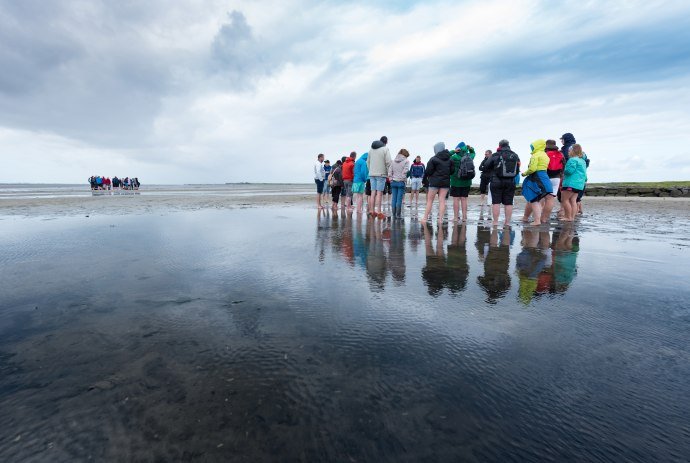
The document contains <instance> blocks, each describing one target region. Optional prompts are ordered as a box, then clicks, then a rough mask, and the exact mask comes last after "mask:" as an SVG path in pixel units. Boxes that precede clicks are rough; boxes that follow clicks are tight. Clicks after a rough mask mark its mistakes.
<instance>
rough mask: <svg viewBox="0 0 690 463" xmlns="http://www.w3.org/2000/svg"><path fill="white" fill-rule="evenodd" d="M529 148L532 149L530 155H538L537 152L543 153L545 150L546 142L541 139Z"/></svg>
mask: <svg viewBox="0 0 690 463" xmlns="http://www.w3.org/2000/svg"><path fill="white" fill-rule="evenodd" d="M530 147H531V148H532V154H534V153H538V152H539V151H542V152H543V151H544V150H546V140H543V139H541V138H540V139H539V140H534V141H533V142H532V144H531V145H530Z"/></svg>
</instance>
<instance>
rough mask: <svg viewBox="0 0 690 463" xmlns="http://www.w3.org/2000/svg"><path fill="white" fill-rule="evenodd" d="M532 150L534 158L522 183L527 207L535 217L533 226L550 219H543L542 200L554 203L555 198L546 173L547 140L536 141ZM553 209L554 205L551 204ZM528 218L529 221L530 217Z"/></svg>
mask: <svg viewBox="0 0 690 463" xmlns="http://www.w3.org/2000/svg"><path fill="white" fill-rule="evenodd" d="M530 148H531V149H532V157H531V158H530V160H529V166H528V167H527V170H526V171H524V172H523V173H522V176H523V177H525V181H524V182H522V196H524V198H525V200H526V201H527V203H528V204H527V207H529V208H530V212H531V214H532V217H534V220H533V222H532V225H541V224H542V221H548V217H546V218H544V217H542V204H541V201H542V199H544V198H547V199H546V200H545V201H549V200H550V201H551V202H552V203H553V196H551V194H550V193H551V191H552V189H551V180H549V176H548V174H547V173H546V169H547V168H548V167H549V157H548V156H547V155H546V151H544V149H545V148H546V140H543V139H539V140H535V141H533V142H532V144H531V145H530ZM547 207H548V205H547ZM551 208H553V204H551ZM551 208H549V210H551ZM526 218H527V219H529V215H527V216H526ZM543 219H544V220H543Z"/></svg>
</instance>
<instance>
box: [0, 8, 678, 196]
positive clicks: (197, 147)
mask: <svg viewBox="0 0 690 463" xmlns="http://www.w3.org/2000/svg"><path fill="white" fill-rule="evenodd" d="M689 50H690V2H687V1H684V0H677V1H655V0H645V1H636V0H626V1H619V0H610V1H606V2H603V1H587V0H579V1H569V0H548V1H547V0H509V1H504V0H484V1H456V2H448V1H434V0H426V1H419V2H416V1H368V2H358V1H348V2H337V1H310V0H279V1H273V0H266V1H264V0H256V1H252V2H247V1H245V2H239V1H229V0H224V1H220V0H203V1H202V0H176V1H175V2H170V1H167V0H165V1H164V0H147V1H132V0H122V1H117V2H113V1H109V0H52V1H50V2H46V1H43V0H22V1H16V0H0V69H2V72H0V183H15V182H28V183H82V182H85V181H86V179H87V177H89V176H91V175H104V176H113V175H118V176H136V177H139V179H140V181H141V182H142V184H144V185H145V184H146V183H149V184H181V183H225V182H290V183H307V182H311V181H312V178H313V169H312V165H313V163H314V162H315V160H316V156H317V154H318V153H325V154H326V157H327V158H329V159H331V160H335V159H337V158H340V157H341V156H343V155H346V154H349V153H350V152H351V151H356V152H357V153H360V154H361V153H363V152H365V151H367V150H368V149H369V147H370V146H371V142H372V141H373V140H376V139H378V138H379V137H381V136H382V135H386V136H387V137H388V139H389V147H390V148H391V151H392V152H393V153H397V151H398V150H399V149H401V148H406V149H408V150H409V151H410V153H412V154H413V155H415V156H416V155H420V156H421V157H422V159H423V160H424V161H425V162H426V161H427V160H428V159H429V157H430V156H431V155H432V154H433V145H434V144H435V143H436V142H439V141H443V142H445V143H446V145H448V146H455V145H456V144H457V143H458V142H460V141H465V142H466V143H468V144H470V145H473V146H475V147H476V149H477V151H478V152H483V151H484V150H486V149H495V148H496V146H497V144H498V141H499V140H500V139H502V138H506V139H508V140H509V141H510V142H511V146H512V148H513V150H514V151H515V152H517V153H518V154H519V155H520V156H521V158H522V159H523V160H527V159H528V158H529V152H530V149H529V145H530V143H531V142H532V141H533V140H536V139H539V138H544V139H547V138H552V139H555V140H558V139H559V138H560V137H561V135H562V134H563V133H565V132H572V133H573V134H574V135H575V138H576V139H577V141H578V142H579V143H581V144H582V146H583V149H584V151H585V152H586V153H587V154H588V156H589V158H590V160H591V165H590V169H589V173H588V175H589V180H590V182H601V181H658V180H690V162H688V160H690V148H689V147H690V143H688V142H689V141H690V140H688V138H690V109H689V108H690V51H689Z"/></svg>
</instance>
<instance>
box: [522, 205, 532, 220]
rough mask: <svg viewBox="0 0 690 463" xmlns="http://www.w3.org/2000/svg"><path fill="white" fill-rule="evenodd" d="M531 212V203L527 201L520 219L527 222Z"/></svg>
mask: <svg viewBox="0 0 690 463" xmlns="http://www.w3.org/2000/svg"><path fill="white" fill-rule="evenodd" d="M531 213H532V203H527V204H526V205H525V213H524V214H522V221H523V222H525V223H527V222H529V216H530V214H531Z"/></svg>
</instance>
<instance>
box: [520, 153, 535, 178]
mask: <svg viewBox="0 0 690 463" xmlns="http://www.w3.org/2000/svg"><path fill="white" fill-rule="evenodd" d="M537 163H538V161H537V157H536V156H532V157H531V158H530V160H529V165H528V166H527V170H526V171H524V172H523V173H522V176H523V177H527V176H528V175H530V174H533V173H535V172H536V171H537Z"/></svg>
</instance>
